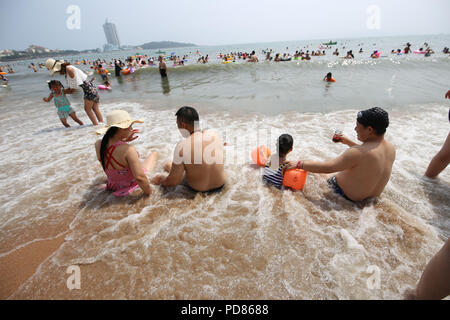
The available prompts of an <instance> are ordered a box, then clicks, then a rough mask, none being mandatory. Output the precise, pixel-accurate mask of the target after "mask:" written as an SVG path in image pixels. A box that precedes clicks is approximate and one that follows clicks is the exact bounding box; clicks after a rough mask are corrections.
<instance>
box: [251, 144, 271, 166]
mask: <svg viewBox="0 0 450 320" xmlns="http://www.w3.org/2000/svg"><path fill="white" fill-rule="evenodd" d="M270 154H271V153H270V150H269V149H267V148H266V146H260V147H258V148H256V149H255V150H253V151H252V154H251V155H252V160H253V162H254V163H256V164H257V165H258V166H260V167H264V166H265V165H266V163H267V159H269V157H270Z"/></svg>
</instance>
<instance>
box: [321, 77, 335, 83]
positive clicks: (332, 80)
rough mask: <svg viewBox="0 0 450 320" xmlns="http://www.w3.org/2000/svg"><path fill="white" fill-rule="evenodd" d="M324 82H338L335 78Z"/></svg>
mask: <svg viewBox="0 0 450 320" xmlns="http://www.w3.org/2000/svg"><path fill="white" fill-rule="evenodd" d="M324 80H325V81H327V82H336V79H335V78H333V77H331V79H330V80H328V79H327V78H325V79H324Z"/></svg>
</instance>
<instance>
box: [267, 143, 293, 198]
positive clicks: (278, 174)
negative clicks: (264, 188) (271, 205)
mask: <svg viewBox="0 0 450 320" xmlns="http://www.w3.org/2000/svg"><path fill="white" fill-rule="evenodd" d="M293 144H294V139H292V136H291V135H290V134H282V135H281V136H280V137H279V138H278V142H277V149H278V152H277V153H275V154H273V155H271V156H270V159H269V160H268V161H267V164H266V167H265V168H264V175H263V180H264V181H265V182H267V183H268V184H270V185H273V186H275V187H277V188H278V189H283V176H284V171H285V167H286V164H287V163H286V156H287V154H288V153H289V152H291V151H292V146H293Z"/></svg>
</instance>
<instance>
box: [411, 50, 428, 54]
mask: <svg viewBox="0 0 450 320" xmlns="http://www.w3.org/2000/svg"><path fill="white" fill-rule="evenodd" d="M413 53H416V54H425V53H427V52H426V51H420V50H414V51H413Z"/></svg>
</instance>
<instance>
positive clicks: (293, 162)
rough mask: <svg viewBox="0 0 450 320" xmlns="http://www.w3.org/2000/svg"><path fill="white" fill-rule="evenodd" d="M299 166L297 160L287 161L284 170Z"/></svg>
mask: <svg viewBox="0 0 450 320" xmlns="http://www.w3.org/2000/svg"><path fill="white" fill-rule="evenodd" d="M296 168H297V162H295V161H287V162H286V166H285V167H284V170H291V169H296Z"/></svg>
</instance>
